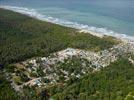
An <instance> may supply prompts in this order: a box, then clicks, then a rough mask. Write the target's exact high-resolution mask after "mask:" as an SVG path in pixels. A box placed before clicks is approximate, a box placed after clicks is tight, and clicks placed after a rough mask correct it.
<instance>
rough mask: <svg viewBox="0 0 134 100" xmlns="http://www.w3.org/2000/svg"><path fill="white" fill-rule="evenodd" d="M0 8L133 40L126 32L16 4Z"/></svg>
mask: <svg viewBox="0 0 134 100" xmlns="http://www.w3.org/2000/svg"><path fill="white" fill-rule="evenodd" d="M0 8H4V9H8V10H12V11H15V12H19V13H22V14H25V15H28V16H31V17H34V18H37V19H39V20H43V21H47V22H51V23H55V24H59V25H63V26H67V27H71V28H75V29H78V30H84V31H86V32H91V31H92V32H95V33H98V34H101V35H109V36H114V37H117V38H120V39H127V40H130V41H134V37H132V36H128V35H126V34H120V33H116V32H114V31H112V30H108V29H107V28H97V27H94V26H89V25H84V24H79V23H77V22H71V21H67V20H63V19H59V18H54V17H51V16H47V15H43V14H41V13H39V12H38V11H37V10H35V9H29V8H24V7H16V6H3V5H1V6H0Z"/></svg>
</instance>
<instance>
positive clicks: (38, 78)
mask: <svg viewBox="0 0 134 100" xmlns="http://www.w3.org/2000/svg"><path fill="white" fill-rule="evenodd" d="M127 53H131V54H132V55H134V44H132V43H121V44H119V45H115V46H113V47H112V48H110V49H108V50H103V51H99V52H91V51H85V50H80V49H73V48H67V49H65V50H62V51H59V52H56V53H53V54H51V55H50V56H49V57H41V58H34V59H30V60H27V61H24V62H22V63H21V64H22V65H23V66H24V67H25V68H27V71H28V73H29V75H28V77H29V78H30V79H31V80H30V81H28V82H24V83H23V84H22V85H20V87H23V86H24V85H29V86H34V85H36V86H38V87H41V86H42V85H43V86H47V85H50V84H56V83H60V79H62V81H67V80H69V79H70V77H71V76H74V77H76V78H80V77H81V75H83V74H86V73H87V72H86V71H87V68H86V67H87V66H86V64H87V62H85V61H84V60H81V67H80V69H81V72H80V73H77V74H75V73H73V72H72V73H70V74H69V71H68V70H64V68H63V69H62V68H61V69H59V64H61V63H62V64H64V63H69V60H68V62H65V61H66V60H67V59H71V58H72V57H76V58H81V59H86V60H87V61H88V62H89V63H88V64H90V67H91V68H93V70H98V69H99V68H101V67H106V66H108V65H109V64H110V63H111V62H114V61H116V60H117V59H118V58H119V57H120V56H122V55H124V54H127ZM131 60H132V59H131ZM72 65H73V63H72ZM63 67H64V66H63ZM37 70H38V71H39V72H38V71H37ZM31 73H32V74H33V73H34V74H35V76H34V77H33V76H30V74H31ZM39 73H41V75H39Z"/></svg>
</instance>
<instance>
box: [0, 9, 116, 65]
mask: <svg viewBox="0 0 134 100" xmlns="http://www.w3.org/2000/svg"><path fill="white" fill-rule="evenodd" d="M116 43H117V41H116V40H115V39H114V38H112V37H104V38H99V37H96V36H92V35H90V34H88V33H79V32H77V30H76V29H72V28H68V27H64V26H60V25H56V24H52V23H48V22H44V21H40V20H37V19H34V18H31V17H28V16H26V15H23V14H19V13H16V12H12V11H9V10H4V9H0V65H5V64H9V63H14V62H19V61H23V60H26V59H28V58H32V57H37V56H48V55H49V54H50V53H52V52H56V51H59V50H62V49H65V48H67V47H73V48H80V49H87V50H94V51H98V50H102V49H106V48H110V47H112V46H113V45H114V44H116Z"/></svg>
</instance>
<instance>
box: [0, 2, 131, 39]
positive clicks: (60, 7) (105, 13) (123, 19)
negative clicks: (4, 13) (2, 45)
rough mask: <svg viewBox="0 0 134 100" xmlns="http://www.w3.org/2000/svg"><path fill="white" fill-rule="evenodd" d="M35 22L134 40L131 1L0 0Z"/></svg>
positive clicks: (1, 4) (8, 7)
mask: <svg viewBox="0 0 134 100" xmlns="http://www.w3.org/2000/svg"><path fill="white" fill-rule="evenodd" d="M0 7H5V8H7V9H10V10H14V11H17V12H21V13H24V14H28V15H30V16H34V17H37V18H38V19H41V20H44V21H49V22H52V23H56V24H60V25H64V26H69V27H73V28H77V29H84V30H89V31H94V32H97V33H99V34H105V35H111V36H116V37H119V38H127V39H131V40H134V0H0Z"/></svg>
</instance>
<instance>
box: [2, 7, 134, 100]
mask: <svg viewBox="0 0 134 100" xmlns="http://www.w3.org/2000/svg"><path fill="white" fill-rule="evenodd" d="M117 43H118V41H116V40H115V39H114V38H112V37H104V38H99V37H95V36H92V35H90V34H86V33H78V32H77V30H75V29H72V28H68V27H64V26H60V25H56V24H52V23H48V22H43V21H40V20H37V19H34V18H31V17H28V16H26V15H23V14H19V13H15V12H12V11H9V10H4V9H1V8H0V67H1V66H3V65H4V66H5V65H9V64H11V65H9V66H7V67H6V71H3V70H0V100H20V99H22V100H23V99H24V100H48V98H52V99H54V100H133V99H134V77H133V76H134V65H133V64H132V63H131V62H130V61H128V59H126V58H125V57H124V58H120V59H119V60H118V61H116V62H114V63H112V64H111V65H110V66H108V67H106V68H102V69H100V71H93V69H92V68H90V63H88V62H87V61H86V60H85V59H79V58H78V59H76V58H72V59H69V60H66V61H65V62H63V63H60V64H59V66H58V67H59V69H65V70H67V71H69V74H70V73H72V72H73V73H74V74H75V75H78V74H79V73H80V72H81V66H82V63H80V61H81V60H83V62H85V66H86V68H87V72H86V73H87V74H86V75H83V77H81V78H80V79H79V78H76V77H73V76H72V77H71V78H70V80H68V81H67V82H66V81H65V80H64V77H63V76H62V75H61V73H60V72H59V78H60V80H59V81H61V83H60V84H55V85H50V86H49V87H47V88H46V87H45V88H42V87H41V88H42V89H39V88H38V89H37V88H36V87H27V86H24V89H23V91H24V92H23V93H22V94H21V93H20V94H18V93H19V92H15V91H14V89H13V88H12V86H11V84H10V83H11V82H10V79H9V80H8V81H7V79H6V78H8V77H6V75H7V73H9V72H11V73H14V72H15V71H16V73H17V74H16V76H15V75H14V76H15V77H14V79H15V80H16V81H15V82H16V83H17V84H19V85H21V84H22V82H27V81H28V80H29V78H28V77H27V73H26V70H25V68H23V67H24V66H20V67H19V68H20V69H19V68H18V69H17V70H16V68H15V66H13V65H14V64H13V65H12V63H16V62H19V61H23V60H26V59H28V58H32V57H37V56H48V55H50V53H52V52H56V51H59V50H62V49H65V48H67V47H73V48H80V49H86V50H94V51H98V50H102V49H107V48H110V47H112V46H113V45H114V44H117ZM132 59H134V56H132ZM39 61H40V60H39ZM39 61H38V62H39ZM27 67H31V65H30V64H29V66H27ZM4 70H5V69H4ZM85 70H86V69H85ZM32 72H33V71H32ZM37 72H38V73H34V72H33V73H32V74H31V76H33V77H38V76H41V77H43V76H44V73H43V71H42V67H41V66H40V67H39V68H38V69H37ZM88 72H90V73H88ZM17 75H18V76H17ZM70 76H71V75H70ZM43 81H44V82H46V83H49V82H50V80H49V79H47V78H44V79H43Z"/></svg>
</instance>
